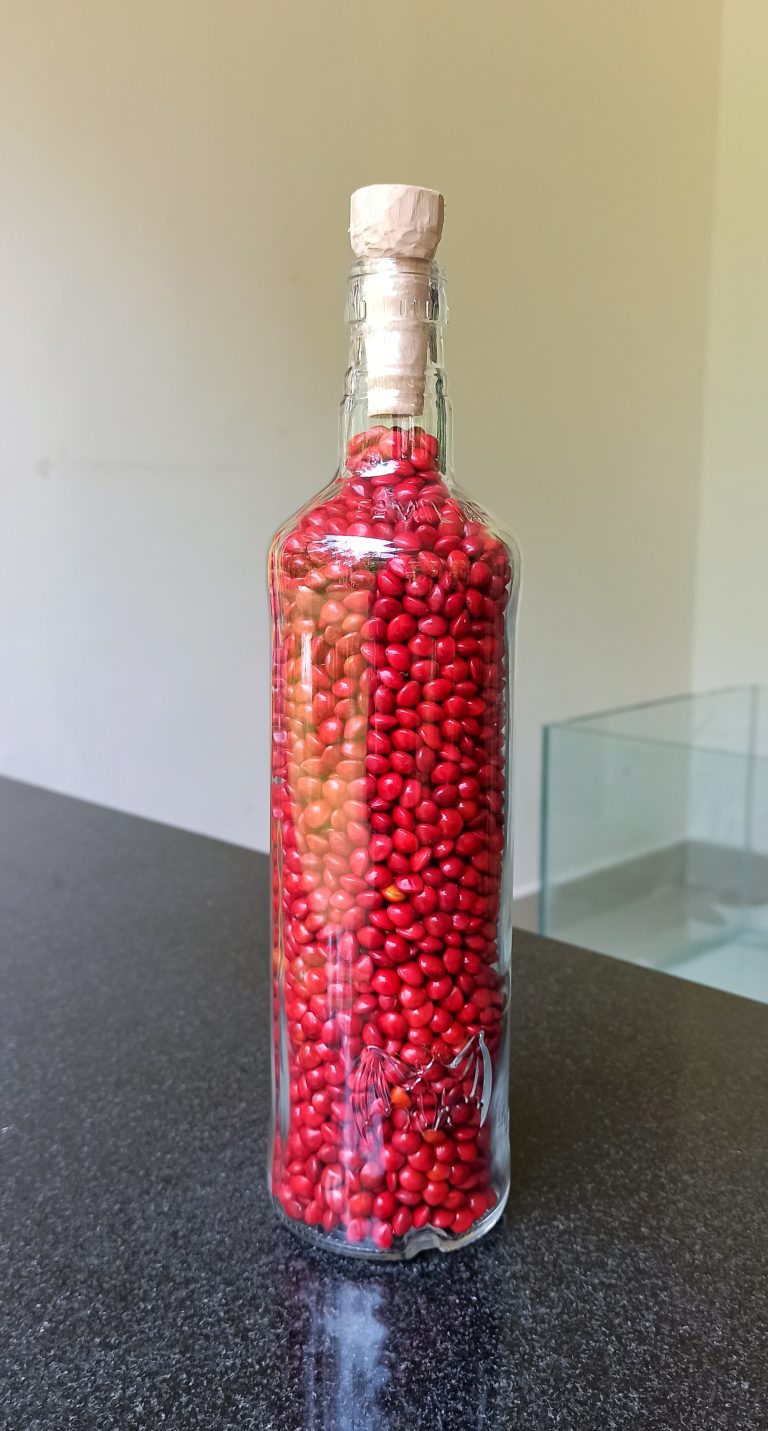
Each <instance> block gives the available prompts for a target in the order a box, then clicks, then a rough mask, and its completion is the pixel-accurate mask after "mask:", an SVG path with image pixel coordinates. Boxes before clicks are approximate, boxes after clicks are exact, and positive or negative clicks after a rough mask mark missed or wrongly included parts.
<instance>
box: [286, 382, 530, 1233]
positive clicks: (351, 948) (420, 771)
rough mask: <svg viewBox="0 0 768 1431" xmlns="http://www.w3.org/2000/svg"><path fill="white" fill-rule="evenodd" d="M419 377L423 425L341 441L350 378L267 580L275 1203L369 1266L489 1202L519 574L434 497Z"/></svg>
mask: <svg viewBox="0 0 768 1431" xmlns="http://www.w3.org/2000/svg"><path fill="white" fill-rule="evenodd" d="M435 371H436V373H437V378H436V380H434V381H433V382H432V386H431V390H432V391H433V392H436V394H437V397H436V401H435V402H434V404H433V405H432V408H431V410H430V411H428V412H426V413H425V414H424V415H423V416H421V417H420V418H419V419H418V420H407V421H403V420H402V419H400V420H398V419H388V420H387V421H383V422H373V423H371V422H370V420H368V422H367V425H365V426H363V425H362V424H361V423H360V413H361V410H363V411H365V403H364V400H363V401H362V404H361V396H360V382H359V374H360V367H359V366H355V364H354V363H353V364H352V365H351V368H350V373H351V374H352V379H351V380H350V375H349V374H348V392H347V400H346V404H345V408H346V414H345V425H344V429H343V430H344V447H343V456H342V461H341V463H340V468H339V472H338V474H337V476H336V478H335V479H334V481H333V483H332V484H331V485H330V487H329V488H327V489H326V491H325V492H324V493H322V494H321V495H320V497H319V498H317V499H316V500H315V501H314V502H313V503H311V504H309V505H308V506H307V507H305V508H304V509H303V510H302V512H300V513H299V514H298V516H297V517H296V518H294V519H292V520H291V521H290V522H289V523H287V524H286V525H285V526H284V527H283V528H282V529H281V530H280V532H278V534H277V536H276V538H275V540H274V542H273V545H272V550H271V555H270V598H271V609H272V620H273V681H274V684H273V747H272V752H273V768H272V898H273V906H272V950H273V997H274V1020H273V1031H274V1127H273V1146H272V1155H271V1170H270V1176H271V1186H272V1193H273V1197H274V1200H275V1204H276V1206H277V1208H278V1210H279V1211H280V1213H281V1214H282V1215H283V1216H284V1217H285V1218H286V1219H287V1220H288V1221H289V1222H290V1223H291V1225H292V1226H294V1227H295V1228H296V1230H298V1231H301V1232H303V1233H304V1234H305V1235H306V1236H308V1237H310V1238H311V1239H312V1240H314V1241H317V1242H318V1243H320V1244H322V1245H326V1246H329V1247H333V1248H336V1249H337V1250H341V1251H346V1252H353V1253H358V1254H363V1255H367V1256H373V1257H378V1258H390V1259H391V1258H398V1257H407V1256H411V1255H412V1254H413V1253H414V1252H417V1251H420V1250H422V1249H423V1248H427V1247H439V1248H440V1249H442V1250H449V1249H451V1248H453V1247H456V1246H459V1245H461V1244H463V1243H465V1242H467V1241H470V1240H472V1239H473V1238H474V1237H476V1236H478V1235H480V1234H481V1233H482V1232H483V1231H485V1230H486V1229H487V1228H488V1227H489V1226H491V1225H492V1224H493V1222H495V1221H496V1219H497V1218H498V1216H499V1215H500V1213H501V1211H502V1209H503V1205H504V1201H505V1199H506V1196H507V1192H508V1187H509V1140H508V1086H507V1084H508V1071H507V1070H508V1010H509V959H510V946H511V897H512V871H511V858H512V826H511V798H510V796H511V792H510V773H511V772H510V760H511V748H510V747H511V740H510V733H511V709H512V706H511V701H512V675H513V668H514V629H515V612H516V606H517V594H518V590H519V581H520V565H519V555H518V552H517V548H516V547H515V545H514V542H512V540H511V539H510V538H508V537H506V536H505V535H502V533H501V532H500V531H499V530H498V527H497V525H496V524H495V523H494V522H493V520H492V519H490V518H489V517H488V516H487V515H486V514H484V513H483V512H481V511H480V509H479V508H477V507H476V505H475V504H474V503H473V502H472V501H471V500H470V499H469V498H467V497H465V496H464V495H463V494H462V493H461V491H460V490H459V489H458V488H456V487H455V486H454V484H453V481H452V478H451V476H450V470H449V462H450V431H449V422H448V418H447V416H446V413H447V408H446V404H445V398H444V393H443V391H442V384H441V381H440V376H439V369H436V370H435ZM363 398H364V395H363ZM366 417H367V411H366Z"/></svg>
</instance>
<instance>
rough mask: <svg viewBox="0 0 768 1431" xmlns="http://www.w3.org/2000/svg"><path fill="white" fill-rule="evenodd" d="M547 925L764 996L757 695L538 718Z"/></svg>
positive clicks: (764, 759)
mask: <svg viewBox="0 0 768 1431" xmlns="http://www.w3.org/2000/svg"><path fill="white" fill-rule="evenodd" d="M541 875H542V878H541V891H542V892H541V910H540V924H541V928H542V930H543V932H544V933H546V934H549V935H551V936H553V937H554V938H558V939H563V940H566V941H567V942H569V943H573V944H580V945H582V946H585V947H587V948H590V949H596V950H598V951H600V952H602V953H605V954H613V955H618V956H619V957H622V958H625V959H629V960H631V961H633V962H635V963H639V964H646V965H648V966H650V967H653V968H659V969H665V970H667V971H669V972H670V973H674V974H678V975H680V976H682V977H683V978H689V979H693V980H695V981H697V982H701V983H704V984H711V985H713V986H714V987H716V988H722V989H726V990H730V991H732V992H734V993H739V994H745V995H747V996H748V997H751V998H757V999H763V1000H768V691H766V690H761V689H760V688H758V687H751V686H745V687H738V688H734V689H731V690H722V691H713V692H709V693H707V694H703V695H693V696H682V697H679V698H677V699H672V700H664V701H657V702H653V703H650V704H647V705H639V706H631V707H627V708H625V709H623V710H615V711H608V712H605V713H603V714H599V715H593V716H585V717H582V718H579V719H577V720H570V721H564V722H558V723H556V724H553V725H549V726H548V727H546V729H545V733H544V772H543V800H542V846H541Z"/></svg>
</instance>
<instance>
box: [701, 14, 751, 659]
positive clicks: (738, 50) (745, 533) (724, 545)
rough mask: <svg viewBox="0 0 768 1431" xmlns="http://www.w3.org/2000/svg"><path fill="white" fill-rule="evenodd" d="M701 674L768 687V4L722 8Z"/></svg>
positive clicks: (704, 492) (703, 500) (703, 496)
mask: <svg viewBox="0 0 768 1431" xmlns="http://www.w3.org/2000/svg"><path fill="white" fill-rule="evenodd" d="M714 213H715V224H714V233H713V243H712V268H711V274H710V295H709V335H708V362H707V384H706V414H705V424H704V446H703V453H702V486H701V526H700V541H699V561H698V580H697V603H696V644H695V665H694V679H695V684H696V685H697V686H698V687H709V686H718V685H724V684H727V683H730V682H733V683H739V682H762V683H763V684H764V685H768V4H766V3H765V0H727V3H726V5H725V7H724V24H723V42H722V71H721V94H720V123H719V129H718V148H717V167H716V182H715V203H714Z"/></svg>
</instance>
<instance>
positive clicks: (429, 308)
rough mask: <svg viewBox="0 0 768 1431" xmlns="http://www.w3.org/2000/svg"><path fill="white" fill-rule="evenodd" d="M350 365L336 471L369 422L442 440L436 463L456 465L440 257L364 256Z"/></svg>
mask: <svg viewBox="0 0 768 1431" xmlns="http://www.w3.org/2000/svg"><path fill="white" fill-rule="evenodd" d="M346 317H347V322H348V324H349V330H350V343H349V363H348V367H347V372H346V380H345V385H344V397H343V400H342V403H341V410H340V419H341V421H340V433H339V436H340V444H339V447H340V451H339V470H340V471H341V472H344V471H345V470H346V464H347V455H348V453H349V451H350V448H351V447H353V446H354V439H355V438H356V437H357V436H358V435H359V434H361V433H363V432H366V431H368V430H369V429H370V428H371V427H374V426H381V427H382V428H384V427H398V428H400V429H401V430H402V431H403V432H405V433H409V434H410V433H413V432H414V430H415V429H421V430H422V431H424V432H428V433H430V434H431V435H432V436H433V437H435V438H436V439H437V443H438V447H439V455H438V459H437V460H438V466H439V468H440V471H441V472H443V473H444V474H446V475H448V474H450V473H451V471H452V467H453V432H452V412H451V404H450V400H449V398H448V392H447V383H446V376H445V368H444V357H443V329H444V327H445V324H446V322H447V318H448V310H447V306H446V301H445V289H444V282H443V274H442V270H441V268H440V267H439V265H438V264H436V263H418V262H417V261H415V260H400V259H391V258H388V259H374V260H372V259H367V260H365V261H363V262H359V263H356V264H355V265H354V266H353V268H352V270H351V272H350V275H349V281H348V285H347V304H346Z"/></svg>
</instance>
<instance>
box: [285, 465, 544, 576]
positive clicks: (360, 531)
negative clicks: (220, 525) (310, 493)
mask: <svg viewBox="0 0 768 1431" xmlns="http://www.w3.org/2000/svg"><path fill="white" fill-rule="evenodd" d="M403 465H404V464H402V463H399V462H396V461H392V462H389V463H382V464H380V465H379V467H378V468H377V470H376V472H375V474H374V475H373V476H371V475H370V474H369V473H358V472H350V471H348V470H342V471H339V472H337V473H336V475H335V476H334V477H333V478H332V480H331V481H330V482H329V483H328V484H327V485H326V486H325V487H324V488H322V489H321V490H320V491H319V492H318V493H317V494H316V495H315V496H314V497H312V498H310V500H309V501H308V502H306V503H305V504H304V506H303V507H301V508H299V510H298V511H297V512H295V513H293V515H292V516H290V517H289V518H288V519H287V520H286V521H285V522H284V523H283V524H282V525H281V526H280V527H279V528H278V530H277V532H276V533H275V536H274V538H273V541H272V549H271V550H272V558H273V560H274V559H277V560H278V561H279V562H280V563H281V564H282V563H283V562H284V561H285V560H289V562H290V564H291V565H294V566H295V564H296V561H297V559H298V560H299V561H300V562H301V561H307V562H308V563H309V564H310V565H312V564H314V563H315V562H317V561H318V560H322V559H324V558H327V557H329V556H335V557H337V558H339V559H341V560H347V561H350V560H351V561H354V560H358V561H363V562H368V561H374V562H376V563H377V564H378V563H379V562H381V561H389V560H391V559H392V558H394V557H398V556H401V557H402V556H412V557H413V558H414V559H417V558H420V561H421V565H422V566H423V567H424V568H425V569H431V568H432V567H435V571H436V572H437V568H438V567H442V565H443V563H444V562H445V561H446V560H447V559H448V558H449V557H451V556H452V554H453V557H452V560H451V561H450V562H449V563H448V565H449V567H455V568H457V569H461V568H463V565H464V562H465V560H466V561H467V562H468V563H469V564H470V565H471V564H472V563H473V562H475V561H481V560H482V558H483V556H484V555H487V554H493V553H495V552H498V551H503V552H504V554H505V556H506V559H507V562H508V564H509V566H510V569H511V580H512V582H513V584H516V583H517V581H518V580H519V571H520V550H519V547H518V544H517V542H516V540H515V538H514V537H513V536H512V534H511V532H509V530H508V529H507V528H506V527H505V525H504V523H502V522H501V521H500V520H499V519H498V518H497V517H496V516H495V515H494V514H493V513H492V512H489V511H488V510H486V509H485V508H484V507H483V506H481V504H480V503H479V502H478V501H477V500H476V499H475V498H474V497H472V496H471V495H470V494H469V493H468V492H467V491H465V490H464V489H463V488H462V487H460V486H458V485H457V484H455V483H453V482H452V481H450V480H448V479H446V478H445V477H444V476H443V474H441V473H439V472H434V471H433V472H430V473H426V474H413V473H401V472H398V471H397V468H398V467H402V466H403ZM430 554H431V557H430ZM478 575H479V577H480V578H481V579H482V576H483V573H482V571H481V572H479V573H478Z"/></svg>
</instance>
